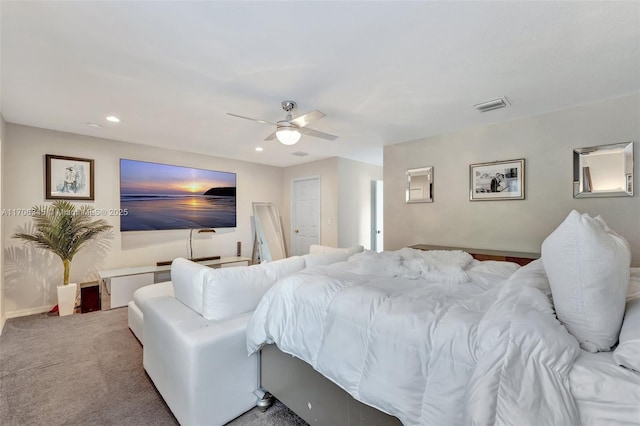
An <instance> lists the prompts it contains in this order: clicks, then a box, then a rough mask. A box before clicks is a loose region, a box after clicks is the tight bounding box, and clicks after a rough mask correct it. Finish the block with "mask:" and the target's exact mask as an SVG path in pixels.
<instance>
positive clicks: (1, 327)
mask: <svg viewBox="0 0 640 426" xmlns="http://www.w3.org/2000/svg"><path fill="white" fill-rule="evenodd" d="M6 321H7V317H5V316H4V315H2V317H0V335H1V334H2V330H4V323H5V322H6Z"/></svg>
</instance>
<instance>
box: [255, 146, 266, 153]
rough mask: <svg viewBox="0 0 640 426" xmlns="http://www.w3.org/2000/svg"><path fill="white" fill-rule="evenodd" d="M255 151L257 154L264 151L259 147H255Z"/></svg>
mask: <svg viewBox="0 0 640 426" xmlns="http://www.w3.org/2000/svg"><path fill="white" fill-rule="evenodd" d="M256 151H258V152H262V151H264V150H263V149H262V147H261V146H258V147H256Z"/></svg>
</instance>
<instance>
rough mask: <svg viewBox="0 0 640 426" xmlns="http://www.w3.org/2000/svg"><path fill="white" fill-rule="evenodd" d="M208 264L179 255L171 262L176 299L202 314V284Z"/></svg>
mask: <svg viewBox="0 0 640 426" xmlns="http://www.w3.org/2000/svg"><path fill="white" fill-rule="evenodd" d="M209 270H211V268H209V267H208V266H204V265H201V264H199V263H195V262H192V261H190V260H187V259H184V258H182V257H178V258H176V259H174V261H173V262H171V281H172V282H173V291H174V293H175V296H176V299H178V300H179V301H180V302H182V303H184V304H185V305H187V306H188V307H189V308H190V309H191V310H193V311H195V312H197V313H199V314H200V315H202V292H203V289H202V285H203V283H204V274H205V273H206V272H207V271H209Z"/></svg>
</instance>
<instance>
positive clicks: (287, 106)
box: [282, 101, 298, 113]
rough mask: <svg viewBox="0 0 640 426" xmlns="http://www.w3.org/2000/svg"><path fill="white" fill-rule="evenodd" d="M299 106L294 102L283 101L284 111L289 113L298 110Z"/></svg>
mask: <svg viewBox="0 0 640 426" xmlns="http://www.w3.org/2000/svg"><path fill="white" fill-rule="evenodd" d="M297 106H298V104H296V103H295V102H294V101H282V109H283V110H285V111H287V112H289V113H290V112H291V111H293V110H294V109H296V107H297Z"/></svg>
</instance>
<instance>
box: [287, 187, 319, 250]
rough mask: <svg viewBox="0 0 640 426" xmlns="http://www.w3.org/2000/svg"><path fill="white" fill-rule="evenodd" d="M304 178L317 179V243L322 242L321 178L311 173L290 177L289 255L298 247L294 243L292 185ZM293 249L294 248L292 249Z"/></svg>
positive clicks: (293, 196)
mask: <svg viewBox="0 0 640 426" xmlns="http://www.w3.org/2000/svg"><path fill="white" fill-rule="evenodd" d="M305 180H317V181H318V221H317V222H316V226H317V228H318V244H322V227H321V225H322V217H321V215H322V178H321V176H320V175H313V176H304V177H297V178H292V179H291V190H290V191H291V223H290V225H291V226H290V229H289V241H291V253H290V255H293V253H294V252H295V253H297V252H298V250H297V249H298V247H296V246H295V245H296V244H297V240H295V241H294V234H295V228H296V198H295V191H294V187H295V184H296V182H301V181H305ZM294 249H295V250H294Z"/></svg>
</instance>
